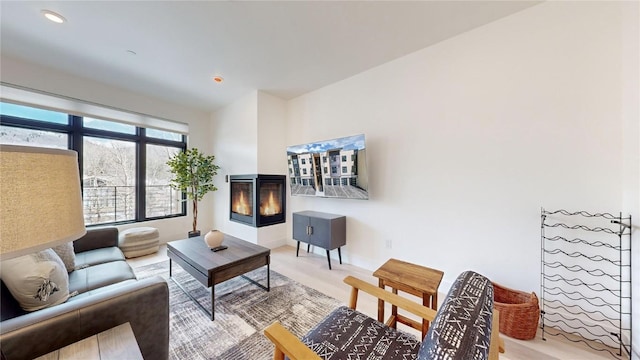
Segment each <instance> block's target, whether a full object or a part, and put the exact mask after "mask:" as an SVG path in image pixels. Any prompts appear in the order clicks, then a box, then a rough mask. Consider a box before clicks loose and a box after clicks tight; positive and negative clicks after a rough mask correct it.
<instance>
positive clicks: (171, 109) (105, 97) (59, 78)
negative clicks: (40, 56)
mask: <svg viewBox="0 0 640 360" xmlns="http://www.w3.org/2000/svg"><path fill="white" fill-rule="evenodd" d="M0 73H1V74H2V81H3V82H6V83H10V84H15V85H20V86H25V87H28V88H32V89H36V90H41V91H47V92H51V93H54V94H59V95H64V96H69V97H73V98H76V99H80V100H85V101H91V102H95V103H99V104H104V105H108V106H113V107H116V108H120V109H123V110H129V111H133V112H139V113H144V114H148V115H152V116H156V117H160V118H164V119H169V120H175V121H179V122H183V123H188V124H189V130H190V135H189V140H188V141H189V146H190V147H198V148H200V149H202V150H203V151H207V152H209V151H211V150H212V149H211V146H210V141H208V139H207V134H208V133H209V127H210V125H209V117H208V114H207V113H206V112H204V111H201V110H198V109H192V108H187V107H184V106H181V105H177V104H172V103H170V102H167V101H166V100H161V99H155V98H150V97H146V96H142V95H139V94H136V93H132V92H129V91H126V90H123V89H120V88H115V87H112V86H108V85H104V84H100V83H96V82H94V81H91V80H88V79H84V78H80V77H77V76H73V75H70V74H68V73H64V72H60V71H58V70H54V69H51V68H46V67H42V66H39V65H35V64H33V63H29V62H25V61H23V60H19V59H15V58H10V57H7V56H4V55H3V56H2V58H1V59H0ZM212 199H213V198H212V197H211V195H207V196H206V197H205V199H204V200H203V201H202V202H201V203H200V206H199V214H198V227H199V228H200V229H209V228H211V227H212V212H211V210H212V209H211V208H212V206H211V204H212ZM187 209H188V210H187V211H188V213H187V216H186V217H179V218H172V219H165V220H155V221H149V222H145V223H136V224H129V225H122V226H118V228H119V229H120V230H122V229H126V228H130V227H137V226H153V227H157V228H158V230H159V231H160V241H161V242H166V241H171V240H177V239H181V238H186V236H187V232H188V231H189V230H191V220H192V218H191V207H190V206H188V207H187Z"/></svg>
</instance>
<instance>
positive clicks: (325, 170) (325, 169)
mask: <svg viewBox="0 0 640 360" xmlns="http://www.w3.org/2000/svg"><path fill="white" fill-rule="evenodd" d="M328 171H329V169H327V167H326V166H325V167H324V173H325V174H326V173H327V172H328Z"/></svg>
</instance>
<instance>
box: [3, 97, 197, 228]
mask: <svg viewBox="0 0 640 360" xmlns="http://www.w3.org/2000/svg"><path fill="white" fill-rule="evenodd" d="M0 120H1V122H2V125H0V143H2V144H15V145H27V146H44V147H55V148H68V149H72V150H76V151H77V152H78V160H79V162H80V164H79V166H80V168H81V174H82V185H83V194H82V195H83V205H84V215H85V224H86V225H87V226H89V225H98V224H100V225H103V224H112V223H122V222H136V221H146V220H149V219H157V218H163V217H172V216H182V215H186V205H185V204H186V203H185V202H184V201H182V200H183V198H184V195H183V194H181V193H180V192H178V191H175V190H173V189H171V188H170V186H169V179H170V178H171V175H170V172H169V167H168V166H167V164H166V162H167V160H168V159H169V157H170V156H171V155H173V154H175V153H177V152H178V151H182V150H184V149H185V148H186V138H185V137H184V136H183V135H182V134H179V133H173V132H169V131H164V130H156V129H145V128H139V127H136V126H133V125H129V124H124V123H119V122H117V121H107V120H101V119H94V118H89V117H80V116H75V115H68V114H64V113H59V112H54V111H48V110H41V109H37V108H32V107H26V106H18V105H13V104H7V103H1V102H0Z"/></svg>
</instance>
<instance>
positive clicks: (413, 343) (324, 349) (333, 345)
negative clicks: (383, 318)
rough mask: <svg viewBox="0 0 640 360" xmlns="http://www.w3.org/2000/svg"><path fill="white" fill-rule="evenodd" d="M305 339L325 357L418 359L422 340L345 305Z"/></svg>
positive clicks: (317, 326) (304, 341) (304, 338)
mask: <svg viewBox="0 0 640 360" xmlns="http://www.w3.org/2000/svg"><path fill="white" fill-rule="evenodd" d="M302 342H303V343H304V344H305V345H306V346H307V347H309V348H310V349H312V350H313V351H314V352H315V353H316V354H318V355H320V357H321V358H322V359H325V360H329V359H383V358H393V359H416V358H417V356H418V350H419V348H420V341H419V340H418V339H416V338H415V337H413V336H411V335H408V334H406V333H404V332H402V331H398V330H395V329H392V328H390V327H388V326H386V325H384V324H382V323H380V322H378V321H376V320H374V319H372V318H370V317H368V316H367V315H364V314H362V313H360V312H358V311H356V310H352V309H350V308H348V307H346V306H342V307H339V308H337V309H336V310H334V311H333V312H332V313H331V314H329V315H328V316H327V317H325V318H324V319H323V320H322V322H320V323H319V324H318V325H316V326H315V327H314V328H313V329H311V330H310V331H309V332H308V333H307V334H306V335H305V336H304V337H303V338H302Z"/></svg>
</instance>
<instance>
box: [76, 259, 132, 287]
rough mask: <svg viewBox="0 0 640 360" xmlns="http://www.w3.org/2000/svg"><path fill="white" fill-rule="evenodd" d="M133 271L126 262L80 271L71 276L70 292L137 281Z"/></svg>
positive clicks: (114, 262)
mask: <svg viewBox="0 0 640 360" xmlns="http://www.w3.org/2000/svg"><path fill="white" fill-rule="evenodd" d="M135 278H136V276H135V275H134V273H133V270H132V269H131V267H130V266H129V264H127V263H126V262H125V261H112V262H108V263H104V264H98V265H93V266H89V267H87V268H84V269H78V270H75V271H74V272H72V273H70V274H69V291H70V292H72V293H73V292H76V291H77V292H78V293H79V294H82V293H84V292H87V291H90V290H93V289H97V288H99V287H103V286H106V285H111V284H115V283H118V282H121V281H125V280H130V279H135Z"/></svg>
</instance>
